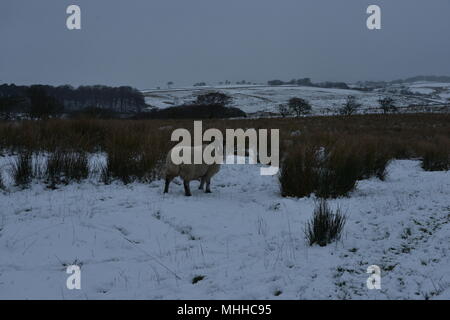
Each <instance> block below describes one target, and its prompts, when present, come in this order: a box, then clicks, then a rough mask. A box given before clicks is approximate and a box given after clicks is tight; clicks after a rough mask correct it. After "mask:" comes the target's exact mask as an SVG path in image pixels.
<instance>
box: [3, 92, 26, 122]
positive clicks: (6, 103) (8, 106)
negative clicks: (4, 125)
mask: <svg viewBox="0 0 450 320" xmlns="http://www.w3.org/2000/svg"><path fill="white" fill-rule="evenodd" d="M21 102H22V99H20V98H18V97H0V120H10V119H11V118H12V113H13V112H17V110H16V107H17V106H18V105H19V104H20V103H21Z"/></svg>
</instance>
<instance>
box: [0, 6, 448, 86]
mask: <svg viewBox="0 0 450 320" xmlns="http://www.w3.org/2000/svg"><path fill="white" fill-rule="evenodd" d="M70 4H77V5H79V6H80V7H81V11H82V12H81V13H82V30H75V31H69V30H67V29H66V18H67V14H66V8H67V6H68V5H70ZM370 4H377V5H379V6H380V7H381V10H382V30H377V31H370V30H368V29H367V28H366V19H367V14H366V8H367V6H368V5H370ZM449 32H450V1H448V0H432V1H424V0H395V1H393V0H388V1H380V0H372V1H367V0H339V1H336V0H302V1H301V0H227V1H218V0H146V1H144V0H120V1H119V0H71V1H66V0H39V1H32V0H28V1H25V0H1V2H0V40H1V42H0V43H1V46H0V83H3V82H7V83H11V82H14V83H17V84H31V83H46V84H55V85H58V84H66V83H67V84H72V85H80V84H106V85H132V86H135V87H137V88H140V89H144V88H149V87H153V86H163V85H164V84H165V83H166V82H167V81H169V80H172V81H174V82H175V84H176V85H190V84H193V83H194V82H197V81H206V82H211V83H214V82H217V81H224V80H227V79H228V80H230V81H233V82H234V81H237V80H247V81H267V80H270V79H276V78H280V79H285V80H289V79H291V78H300V77H311V78H312V79H313V80H314V81H322V80H331V81H337V80H343V81H357V80H392V79H397V78H403V77H409V76H413V75H419V74H436V75H450V59H449V57H450V41H449V36H450V34H449Z"/></svg>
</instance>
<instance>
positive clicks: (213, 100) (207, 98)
mask: <svg viewBox="0 0 450 320" xmlns="http://www.w3.org/2000/svg"><path fill="white" fill-rule="evenodd" d="M232 100H233V98H232V97H230V96H228V95H226V94H225V93H222V92H208V93H205V94H201V95H199V96H197V100H196V101H195V103H196V104H209V105H211V104H217V105H221V106H227V105H228V104H230V103H231V101H232Z"/></svg>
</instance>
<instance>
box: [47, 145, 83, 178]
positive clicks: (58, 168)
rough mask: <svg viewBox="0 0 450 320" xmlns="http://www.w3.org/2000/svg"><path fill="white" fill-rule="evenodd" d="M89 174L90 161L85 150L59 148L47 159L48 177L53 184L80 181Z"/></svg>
mask: <svg viewBox="0 0 450 320" xmlns="http://www.w3.org/2000/svg"><path fill="white" fill-rule="evenodd" d="M88 176H89V162H88V158H87V155H86V153H85V152H73V151H71V152H63V151H61V150H57V151H55V152H53V153H52V154H51V155H50V157H49V158H48V160H47V170H46V177H47V181H48V182H49V183H50V185H51V186H55V185H56V184H60V183H64V184H68V183H69V182H70V181H76V182H80V181H81V180H83V179H86V178H87V177H88Z"/></svg>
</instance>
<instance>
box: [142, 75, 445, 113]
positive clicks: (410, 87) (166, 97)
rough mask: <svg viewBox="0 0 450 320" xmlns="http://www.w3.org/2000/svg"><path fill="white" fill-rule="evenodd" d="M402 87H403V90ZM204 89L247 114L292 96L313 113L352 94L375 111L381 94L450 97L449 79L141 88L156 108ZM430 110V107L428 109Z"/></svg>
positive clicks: (423, 101)
mask: <svg viewBox="0 0 450 320" xmlns="http://www.w3.org/2000/svg"><path fill="white" fill-rule="evenodd" d="M402 90H403V91H402ZM205 91H221V92H224V93H226V94H228V95H230V96H231V97H233V104H232V105H233V106H234V107H237V108H240V109H241V110H243V111H244V112H246V113H249V114H257V115H259V114H261V113H264V112H266V113H267V112H277V111H276V107H277V105H278V104H280V103H286V102H287V101H288V100H289V99H290V98H292V97H300V98H304V99H307V100H308V101H309V102H310V103H311V105H312V107H313V109H312V113H313V114H316V115H320V114H333V113H335V112H336V109H337V108H338V107H339V106H341V105H342V104H343V103H344V101H345V99H346V98H347V96H349V95H353V96H355V97H356V98H357V99H358V102H359V103H361V105H362V112H363V113H376V112H379V110H374V108H376V107H378V100H379V99H380V98H383V97H386V96H389V97H392V98H393V99H394V100H395V101H396V104H397V106H398V107H401V108H402V107H403V108H404V107H408V106H410V105H411V106H416V105H417V106H422V107H423V106H441V105H443V104H447V103H448V101H449V100H448V99H449V98H450V83H435V82H413V83H409V84H403V85H399V84H395V85H394V84H392V85H390V86H389V87H387V88H383V89H375V90H373V91H360V90H355V89H331V88H316V87H302V86H300V87H299V86H286V85H283V86H266V85H246V86H245V85H234V86H206V87H191V88H178V89H149V90H144V91H143V93H144V95H145V97H146V102H147V103H148V104H150V105H152V106H155V107H158V108H167V107H170V106H174V105H180V104H183V103H187V102H190V101H193V100H195V97H196V96H197V95H199V94H202V93H204V92H205ZM431 110H432V109H431Z"/></svg>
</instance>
